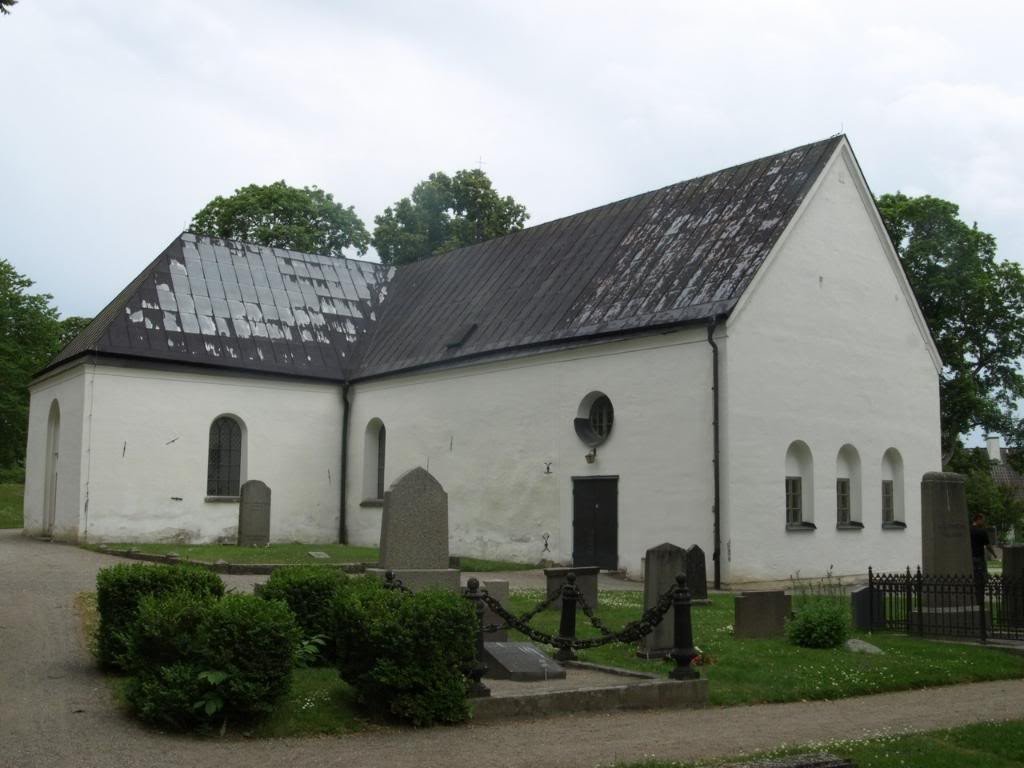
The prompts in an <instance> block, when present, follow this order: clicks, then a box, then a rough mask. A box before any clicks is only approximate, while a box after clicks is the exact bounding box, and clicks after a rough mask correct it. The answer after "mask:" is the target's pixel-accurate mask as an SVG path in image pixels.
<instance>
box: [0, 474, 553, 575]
mask: <svg viewBox="0 0 1024 768" xmlns="http://www.w3.org/2000/svg"><path fill="white" fill-rule="evenodd" d="M4 487H6V486H0V488H4ZM19 487H20V486H19ZM19 502H20V499H19ZM19 512H20V506H19ZM19 525H20V523H19ZM89 548H90V549H98V547H93V546H89ZM107 549H134V550H135V551H136V552H144V553H146V554H150V555H166V554H169V553H171V552H175V553H177V554H178V555H179V556H180V557H182V558H184V559H186V560H196V561H199V562H205V563H213V562H216V561H217V560H224V561H226V562H229V563H269V564H282V565H294V564H324V563H375V562H377V560H378V558H379V557H380V553H379V551H378V550H377V548H376V547H350V546H347V545H345V544H270V545H269V546H266V547H238V546H235V545H231V544H195V545H191V544H133V543H126V544H108V545H107ZM310 552H326V553H327V554H328V555H329V556H330V557H329V559H319V558H315V557H312V556H311V555H310V554H309V553H310ZM461 561H462V570H464V571H489V572H494V571H523V570H532V569H534V568H536V567H537V566H536V565H527V564H524V563H510V562H507V561H505V560H481V559H479V558H475V557H463V558H461Z"/></svg>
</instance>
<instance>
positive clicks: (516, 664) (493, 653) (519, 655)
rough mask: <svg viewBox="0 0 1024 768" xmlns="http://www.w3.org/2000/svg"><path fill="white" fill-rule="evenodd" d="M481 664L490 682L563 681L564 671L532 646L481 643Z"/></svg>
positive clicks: (524, 644) (529, 644) (525, 644)
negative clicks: (482, 662) (482, 645)
mask: <svg viewBox="0 0 1024 768" xmlns="http://www.w3.org/2000/svg"><path fill="white" fill-rule="evenodd" d="M484 663H485V664H486V665H487V674H486V675H485V677H489V678H491V679H493V680H516V681H522V682H526V681H533V680H564V679H565V668H564V667H563V666H562V665H561V664H559V663H558V662H557V661H555V660H554V659H552V658H551V657H550V656H548V655H546V654H545V653H543V652H542V651H541V650H540V649H539V648H537V646H535V645H534V644H533V643H484Z"/></svg>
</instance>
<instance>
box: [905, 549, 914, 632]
mask: <svg viewBox="0 0 1024 768" xmlns="http://www.w3.org/2000/svg"><path fill="white" fill-rule="evenodd" d="M906 578H907V581H906V584H907V587H906V589H905V590H904V599H905V600H906V603H907V604H906V606H905V607H904V613H905V614H906V620H907V629H906V632H907V634H908V635H912V634H913V633H914V577H913V576H911V575H910V566H909V565H908V566H907V577H906Z"/></svg>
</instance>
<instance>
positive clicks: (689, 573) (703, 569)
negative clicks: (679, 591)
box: [683, 544, 708, 601]
mask: <svg viewBox="0 0 1024 768" xmlns="http://www.w3.org/2000/svg"><path fill="white" fill-rule="evenodd" d="M683 562H684V563H685V566H684V568H683V573H685V574H686V586H687V588H688V589H689V590H690V599H691V600H700V601H706V600H707V599H708V565H707V560H706V559H705V557H704V550H703V549H701V548H700V547H698V546H697V545H696V544H694V545H692V546H689V547H687V548H686V551H685V552H684V553H683Z"/></svg>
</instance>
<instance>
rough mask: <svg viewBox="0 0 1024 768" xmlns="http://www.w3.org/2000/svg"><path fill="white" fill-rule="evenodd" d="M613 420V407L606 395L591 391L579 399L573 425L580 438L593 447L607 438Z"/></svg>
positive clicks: (610, 431)
mask: <svg viewBox="0 0 1024 768" xmlns="http://www.w3.org/2000/svg"><path fill="white" fill-rule="evenodd" d="M614 421H615V409H614V408H613V407H612V401H611V400H610V399H609V398H608V395H606V394H604V393H603V392H591V393H590V394H589V395H587V396H586V397H584V398H583V400H581V401H580V405H579V408H577V410H576V418H575V420H574V421H573V426H574V427H575V429H576V435H577V436H578V437H579V438H580V440H582V441H583V442H584V443H586V444H587V445H589V446H590V447H592V448H593V447H595V446H598V445H601V443H603V442H604V441H605V440H607V439H608V436H609V435H610V434H611V433H612V424H613V423H614Z"/></svg>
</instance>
